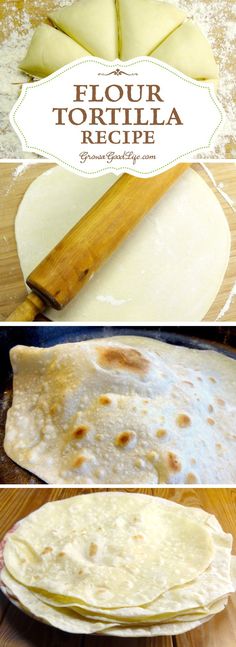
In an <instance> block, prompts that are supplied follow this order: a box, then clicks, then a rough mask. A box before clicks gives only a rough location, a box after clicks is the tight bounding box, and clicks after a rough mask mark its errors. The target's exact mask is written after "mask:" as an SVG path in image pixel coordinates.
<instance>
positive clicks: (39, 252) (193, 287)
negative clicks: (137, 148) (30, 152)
mask: <svg viewBox="0 0 236 647" xmlns="http://www.w3.org/2000/svg"><path fill="white" fill-rule="evenodd" d="M115 181H116V179H115V178H114V176H113V175H107V176H103V177H100V178H95V179H86V178H80V177H78V176H77V175H75V174H73V173H70V172H69V171H66V170H64V169H62V168H58V167H56V168H53V169H52V170H50V171H49V172H48V171H47V172H46V173H44V174H42V175H40V177H38V178H37V179H36V180H35V181H34V182H33V183H32V184H31V185H30V187H29V189H28V190H27V191H26V193H25V195H24V198H23V200H22V202H21V205H20V207H19V210H18V213H17V217H16V222H15V232H16V240H17V247H18V254H19V259H20V264H21V267H22V271H23V274H24V277H25V279H26V278H27V276H28V275H29V273H30V272H31V271H32V270H33V269H34V268H35V267H36V266H37V264H38V263H39V262H40V261H41V260H42V259H43V258H44V257H45V256H46V255H47V254H48V253H49V252H50V251H51V249H52V248H53V247H54V246H55V245H56V244H57V243H58V242H59V241H60V240H61V238H63V236H64V235H65V234H66V233H67V231H69V230H70V229H71V228H72V227H73V226H74V225H75V224H76V222H77V221H78V220H79V219H80V218H81V217H82V216H83V215H84V214H85V213H86V212H87V211H88V210H89V208H90V207H91V206H92V205H93V204H94V203H95V202H96V201H97V200H98V199H99V198H100V197H101V196H102V195H103V193H105V191H106V190H107V189H108V188H109V187H110V186H111V185H112V184H113V183H114V182H115ZM65 214H66V217H65ZM229 254H230V231H229V227H228V223H227V220H226V217H225V215H224V212H223V210H222V208H221V205H220V203H219V202H218V200H217V198H216V196H215V195H214V193H213V192H212V191H211V189H210V188H209V187H208V185H207V184H206V183H205V181H204V180H203V179H202V178H201V177H200V176H199V175H198V174H197V173H196V172H195V171H193V170H192V169H189V170H187V171H186V172H185V173H184V175H183V176H182V177H181V178H180V179H179V180H178V181H177V182H176V183H175V184H174V185H173V186H172V187H171V189H169V191H168V192H167V194H166V195H165V196H164V197H163V198H162V199H161V200H160V201H159V202H158V203H157V205H156V206H155V207H154V208H153V209H152V210H151V211H150V212H149V214H148V215H147V216H145V218H144V219H143V220H142V222H141V223H140V224H139V225H138V226H137V227H136V228H135V230H134V231H133V232H132V234H131V235H130V236H129V237H128V238H127V239H126V240H125V241H124V242H123V243H122V245H121V246H120V247H119V248H118V249H117V250H116V251H115V252H114V254H113V255H112V257H111V258H110V259H109V260H108V261H107V262H106V263H105V264H104V265H103V267H102V268H101V269H100V270H99V271H98V272H97V273H96V274H95V275H94V276H93V278H92V279H91V280H90V281H89V282H88V283H87V285H85V286H84V288H83V289H82V291H81V292H80V293H79V294H78V296H77V297H76V298H75V299H74V300H73V301H72V302H71V303H70V304H69V305H68V306H67V307H66V308H64V309H63V310H62V311H61V312H58V311H56V310H52V309H51V310H48V311H47V315H48V316H49V317H50V318H51V319H52V320H55V321H59V320H60V321H81V322H83V321H84V322H88V321H107V322H113V321H140V320H142V321H155V322H156V321H200V320H201V319H203V317H204V316H205V314H206V313H207V311H208V309H209V307H210V306H211V304H212V303H213V301H214V299H215V297H216V295H217V293H218V291H219V288H220V286H221V283H222V280H223V277H224V274H225V271H226V269H227V265H228V261H229Z"/></svg>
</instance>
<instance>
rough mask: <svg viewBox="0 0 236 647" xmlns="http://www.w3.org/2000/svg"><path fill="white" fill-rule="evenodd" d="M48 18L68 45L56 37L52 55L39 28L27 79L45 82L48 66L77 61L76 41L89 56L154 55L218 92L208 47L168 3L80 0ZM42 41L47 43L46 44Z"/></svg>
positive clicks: (27, 62) (26, 63)
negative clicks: (210, 85) (30, 77)
mask: <svg viewBox="0 0 236 647" xmlns="http://www.w3.org/2000/svg"><path fill="white" fill-rule="evenodd" d="M49 18H50V20H51V22H52V23H53V24H54V25H55V26H56V27H58V28H59V29H61V31H62V32H65V33H66V34H68V36H69V37H71V44H69V43H68V40H67V41H65V40H64V43H63V41H62V38H61V39H60V32H59V36H58V38H57V42H56V41H55V47H54V48H53V50H52V33H51V35H50V34H49V32H48V33H47V34H46V31H45V32H40V31H38V29H37V30H36V35H37V36H36V38H35V36H33V40H32V42H31V44H30V46H29V50H28V53H27V54H26V57H25V59H24V61H23V63H22V64H21V66H20V67H21V68H22V69H24V71H25V72H27V73H28V74H32V75H34V76H35V75H36V76H41V77H44V76H47V75H48V74H49V73H50V69H51V67H53V71H55V70H56V69H59V68H60V67H61V66H62V65H64V64H65V63H64V60H65V62H66V63H69V62H72V61H74V60H76V59H77V58H80V57H81V54H77V51H76V50H75V47H73V42H75V41H76V42H77V43H79V44H80V45H82V47H83V48H85V50H88V51H89V53H90V54H93V55H95V56H100V57H101V58H104V59H107V60H114V59H115V58H117V57H118V56H119V58H120V59H124V60H126V59H131V58H134V57H136V56H148V55H153V56H155V58H159V59H160V60H163V61H166V62H167V63H169V64H170V65H172V66H173V67H175V68H177V69H179V70H180V71H181V72H183V73H185V74H187V75H189V76H190V77H192V78H194V79H195V78H198V79H204V80H213V81H214V85H215V89H216V90H217V85H218V83H217V81H218V76H219V71H218V66H217V65H216V63H215V59H214V55H213V52H212V49H211V45H210V44H209V42H208V41H207V39H206V38H205V37H204V36H203V34H202V32H201V31H200V29H199V27H198V26H197V25H195V24H194V23H193V22H192V21H191V20H189V21H187V22H186V20H187V15H186V13H185V12H184V11H182V10H181V9H179V8H178V7H176V6H175V5H172V4H170V3H169V2H159V0H116V2H115V0H79V2H76V3H74V4H72V5H70V6H67V7H62V8H59V9H57V10H56V11H53V12H52V13H50V14H49ZM45 27H46V25H45ZM49 36H50V38H49ZM61 36H62V34H61ZM46 37H47V41H49V40H50V42H45V39H46ZM55 38H56V36H55V34H54V36H53V39H55ZM60 40H61V48H62V51H60V48H59V47H58V44H59V41H60ZM74 44H75V43H74ZM64 47H65V51H66V53H65V52H64V51H63V49H64ZM48 48H49V50H48ZM152 52H154V54H152ZM84 55H86V54H84ZM37 56H39V61H37ZM32 57H33V61H32ZM32 63H33V64H32ZM51 64H52V65H51ZM50 65H51V67H50ZM35 70H36V71H35ZM38 70H39V71H40V74H39V73H38Z"/></svg>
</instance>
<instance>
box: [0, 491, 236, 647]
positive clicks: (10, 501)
mask: <svg viewBox="0 0 236 647" xmlns="http://www.w3.org/2000/svg"><path fill="white" fill-rule="evenodd" d="M97 489H98V488H97ZM97 489H89V490H86V491H87V492H94V491H97ZM102 489H104V488H102ZM106 489H108V488H106ZM113 489H114V488H113ZM118 489H122V488H118ZM127 491H132V488H129V489H128V490H127ZM135 491H138V492H143V493H146V494H152V495H154V496H161V497H164V498H167V499H171V500H173V501H176V502H177V503H183V504H185V505H187V506H197V507H200V508H203V509H204V510H207V511H208V512H210V513H213V514H215V515H216V517H217V519H218V521H219V522H220V523H221V525H222V527H223V529H224V530H225V531H226V532H230V533H231V534H232V535H233V537H234V553H236V489H233V488H225V489H222V488H220V489H217V488H210V489H208V488H195V489H191V488H187V489H183V488H157V489H156V488H155V489H151V488H150V489H147V488H146V489H144V488H143V489H136V490H135ZM82 492H84V490H82V489H78V488H76V489H74V488H64V489H62V488H57V489H52V488H44V489H43V488H39V489H35V488H29V489H25V488H23V489H19V488H18V489H17V488H12V489H2V490H1V491H0V528H1V531H0V538H2V537H3V535H4V534H5V532H6V531H7V530H8V529H9V528H11V526H12V525H13V524H14V523H15V522H16V521H18V520H19V519H21V518H22V517H24V516H25V515H27V514H29V513H30V512H32V511H33V510H35V509H37V508H38V507H39V506H40V505H43V504H44V503H46V502H47V501H52V500H56V499H62V498H67V497H69V496H73V495H76V494H81V493H82ZM0 644H1V646H2V647H3V646H4V647H65V645H66V647H108V645H109V647H234V646H235V644H236V594H234V595H232V596H231V599H230V602H229V604H228V606H227V608H226V609H225V610H224V611H223V612H222V613H220V614H219V615H217V616H216V617H215V618H214V619H213V620H211V621H210V622H208V623H207V624H204V625H202V626H201V627H200V628H199V629H195V630H194V631H190V632H188V633H185V634H183V635H182V636H176V637H175V636H174V637H163V638H162V637H160V638H139V639H125V640H124V638H112V637H97V636H93V637H86V636H82V637H80V636H78V637H77V636H72V635H70V634H67V633H64V632H61V631H58V630H56V629H54V628H52V627H47V626H46V625H43V624H41V623H39V622H37V621H35V620H32V619H30V618H29V617H27V616H26V615H24V614H23V613H22V612H21V611H19V610H18V609H16V608H15V607H14V606H13V605H12V604H11V603H10V602H8V601H7V600H6V598H5V597H4V596H3V595H1V596H0Z"/></svg>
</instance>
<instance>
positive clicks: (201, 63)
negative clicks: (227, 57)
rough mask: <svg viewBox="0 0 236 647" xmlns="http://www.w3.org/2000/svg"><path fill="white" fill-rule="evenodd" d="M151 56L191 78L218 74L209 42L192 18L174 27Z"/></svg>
mask: <svg viewBox="0 0 236 647" xmlns="http://www.w3.org/2000/svg"><path fill="white" fill-rule="evenodd" d="M196 52H198V55H196ZM151 56H153V57H154V58H158V59H159V60H161V61H164V62H165V63H168V64H169V65H172V67H176V68H177V70H180V72H182V74H186V76H191V77H192V78H193V79H198V80H201V79H208V80H210V79H217V78H218V76H219V72H218V66H217V65H216V62H215V59H214V56H213V52H212V49H211V46H210V43H209V41H208V40H207V39H206V38H205V36H204V35H203V33H202V32H201V31H200V29H199V27H198V26H197V25H196V24H195V23H194V22H193V21H192V20H189V21H188V22H185V23H184V24H183V25H182V26H181V27H179V29H176V31H174V32H173V34H171V35H170V36H169V37H168V38H167V39H166V40H165V41H164V42H163V43H162V44H161V45H160V46H159V47H157V49H155V51H154V52H152V54H151Z"/></svg>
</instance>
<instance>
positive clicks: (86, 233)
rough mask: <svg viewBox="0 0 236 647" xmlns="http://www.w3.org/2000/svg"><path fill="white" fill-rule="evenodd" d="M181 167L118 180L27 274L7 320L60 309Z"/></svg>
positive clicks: (180, 171) (156, 199)
mask: <svg viewBox="0 0 236 647" xmlns="http://www.w3.org/2000/svg"><path fill="white" fill-rule="evenodd" d="M186 168H188V164H177V165H176V166H174V167H173V168H171V169H169V170H168V171H165V172H164V173H162V174H161V175H157V176H155V177H152V178H145V179H142V178H141V179H140V178H137V177H134V176H132V175H126V174H125V175H122V177H121V178H120V179H119V180H118V181H117V182H116V183H115V184H114V185H113V186H112V187H111V188H110V189H109V190H108V191H107V192H106V193H105V194H104V195H103V196H102V198H100V200H98V202H96V204H95V205H94V206H93V207H92V208H91V209H90V210H89V211H88V213H87V214H86V215H85V216H83V218H81V220H80V221H79V222H78V223H77V224H76V225H75V227H73V229H71V230H70V231H69V232H68V234H66V236H65V237H64V238H63V240H61V242H60V243H58V244H57V245H56V247H54V249H53V250H52V251H51V252H50V253H49V254H48V256H46V258H45V259H44V260H43V261H42V262H41V263H40V264H39V265H38V266H37V267H36V268H35V270H33V272H31V274H30V275H29V277H28V279H27V281H26V282H27V285H28V286H29V287H30V288H31V289H32V292H31V293H30V294H29V295H28V296H27V297H26V299H25V301H24V302H23V303H22V304H21V305H19V306H18V307H17V308H16V310H15V311H14V312H13V313H12V314H11V315H10V316H9V317H8V319H7V321H33V320H34V319H35V317H36V315H37V314H39V313H42V312H44V310H45V309H46V307H47V306H51V307H52V308H55V309H56V310H61V309H62V308H64V306H66V305H67V303H69V301H71V299H73V298H74V297H75V296H76V294H77V293H78V292H79V291H80V290H81V288H82V287H83V286H84V284H85V283H87V281H88V280H89V279H90V277H91V276H92V275H93V274H94V272H96V271H97V270H98V268H99V267H100V266H101V265H102V263H104V261H105V260H106V259H107V258H108V257H109V256H110V255H111V254H112V252H113V251H114V250H115V249H116V248H117V247H118V245H119V244H120V243H121V242H122V240H124V238H125V237H126V236H127V235H128V234H129V233H130V232H131V231H132V229H133V228H134V227H135V225H136V224H137V223H138V222H139V221H140V220H141V218H143V216H144V215H145V214H146V213H147V212H148V211H149V210H150V209H151V208H152V207H153V206H154V204H155V203H156V202H157V201H158V200H159V199H160V198H161V197H162V196H163V194H164V193H165V192H166V191H167V190H168V189H169V187H170V186H171V185H172V184H173V182H175V180H177V178H178V177H179V176H180V175H181V174H182V173H183V172H184V171H185V170H186ZM65 216H66V214H65ZM177 226H178V223H176V227H177Z"/></svg>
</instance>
